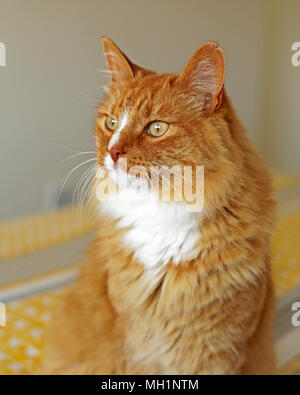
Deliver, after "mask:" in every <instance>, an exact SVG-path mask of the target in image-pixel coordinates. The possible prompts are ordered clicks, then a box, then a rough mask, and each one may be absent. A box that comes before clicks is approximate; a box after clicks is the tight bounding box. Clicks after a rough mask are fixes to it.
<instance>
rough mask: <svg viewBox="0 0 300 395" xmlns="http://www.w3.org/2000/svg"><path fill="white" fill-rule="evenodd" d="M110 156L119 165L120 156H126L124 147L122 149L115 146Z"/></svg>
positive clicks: (110, 150)
mask: <svg viewBox="0 0 300 395" xmlns="http://www.w3.org/2000/svg"><path fill="white" fill-rule="evenodd" d="M109 153H110V156H111V158H112V160H113V161H114V162H115V163H117V160H118V159H119V156H120V155H122V154H124V147H122V146H121V145H119V144H114V145H113V146H112V147H111V148H110V149H109Z"/></svg>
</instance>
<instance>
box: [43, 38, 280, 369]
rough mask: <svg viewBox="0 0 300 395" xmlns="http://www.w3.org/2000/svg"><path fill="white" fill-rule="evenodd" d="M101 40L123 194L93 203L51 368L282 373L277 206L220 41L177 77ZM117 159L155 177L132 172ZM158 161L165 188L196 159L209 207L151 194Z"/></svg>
mask: <svg viewBox="0 0 300 395" xmlns="http://www.w3.org/2000/svg"><path fill="white" fill-rule="evenodd" d="M102 42H103V48H104V53H105V55H106V59H107V64H108V67H109V70H110V74H111V83H110V86H109V90H108V95H107V98H106V99H105V100H104V101H103V103H102V104H101V105H100V108H99V116H98V118H97V122H96V143H97V152H98V163H99V167H100V166H104V167H105V168H106V170H107V172H108V174H109V177H110V180H112V181H113V182H114V183H116V184H120V185H121V189H120V195H119V200H118V199H107V200H106V201H103V202H102V203H99V207H100V208H99V229H98V231H97V234H96V237H95V240H94V242H93V243H92V245H91V247H90V249H89V253H88V256H87V258H86V261H85V262H84V264H83V265H82V267H81V269H80V274H79V278H78V279H77V281H76V283H75V284H74V285H73V286H72V289H71V290H70V292H69V293H68V294H67V295H66V296H65V297H64V299H63V300H62V303H61V306H60V308H59V309H58V310H57V311H56V313H55V315H54V317H53V320H52V324H51V327H50V329H49V333H48V340H47V345H46V357H45V362H44V370H43V371H44V372H45V373H57V374H268V373H275V371H276V370H275V358H274V351H273V345H272V326H273V310H274V297H273V287H272V280H271V275H270V259H269V250H270V247H269V238H270V232H271V230H272V223H273V215H274V206H275V205H274V202H273V200H272V189H271V182H270V176H269V173H268V170H267V169H266V167H265V165H264V163H263V161H262V159H261V158H260V157H259V155H258V154H257V153H256V151H255V149H254V148H253V146H252V144H251V143H250V141H249V140H248V138H247V136H246V134H245V131H244V129H243V127H242V125H241V123H240V121H239V119H238V118H237V116H236V114H235V111H234V109H233V108H232V105H231V102H230V100H229V98H228V96H227V94H226V92H225V90H224V85H223V84H224V67H225V61H224V54H223V51H222V49H221V48H220V47H219V45H218V44H217V43H216V42H208V43H206V44H204V45H202V46H201V47H200V48H198V49H197V51H196V52H195V53H194V55H193V56H192V58H191V59H190V61H189V62H188V63H187V65H186V67H185V68H184V70H183V71H182V72H181V74H179V75H176V74H162V75H159V74H156V73H155V72H153V71H151V70H146V69H143V68H142V67H140V66H137V65H136V64H134V63H132V62H131V61H130V60H129V59H128V58H127V57H126V56H125V55H124V54H123V53H122V52H121V51H120V49H119V48H118V47H117V46H116V45H115V44H114V43H113V42H112V41H111V40H109V39H108V38H106V37H104V38H103V40H102ZM121 159H126V161H127V165H128V168H129V170H130V169H131V168H133V167H134V166H143V167H144V168H145V169H147V171H146V173H147V174H146V175H145V176H141V175H132V174H130V173H129V170H128V169H127V170H126V169H124V166H123V165H122V164H121ZM157 165H158V166H161V167H160V168H158V170H157V169H156V173H155V172H154V175H156V180H160V182H159V183H158V184H157V185H156V188H157V189H158V190H159V191H161V183H162V181H163V176H162V169H167V168H171V167H172V166H179V168H183V167H184V166H191V167H192V168H193V173H192V174H193V178H192V179H193V180H194V179H195V167H196V166H204V192H203V193H204V206H203V209H202V210H198V211H197V210H194V211H193V210H187V207H188V206H189V205H190V202H188V201H187V200H186V199H185V198H183V200H182V201H181V202H180V201H179V202H178V201H176V200H175V199H174V194H173V195H172V194H171V197H170V201H162V199H161V194H160V193H159V194H158V195H159V197H158V198H156V199H150V194H151V191H152V192H153V190H154V189H155V187H154V185H153V183H152V182H151V181H149V178H150V177H149V174H150V169H151V168H152V167H153V166H157ZM118 175H119V176H120V175H121V177H118ZM122 180H123V181H122ZM97 182H99V185H101V182H102V181H101V180H100V181H97ZM172 182H173V183H174V180H173V181H172ZM172 182H170V181H169V184H168V185H171V184H172ZM172 185H173V184H172ZM173 187H174V185H173ZM173 190H174V188H173ZM194 190H195V187H194V186H193V191H194ZM120 196H121V198H120Z"/></svg>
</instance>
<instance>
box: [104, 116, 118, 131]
mask: <svg viewBox="0 0 300 395" xmlns="http://www.w3.org/2000/svg"><path fill="white" fill-rule="evenodd" d="M105 125H106V127H107V129H109V130H116V128H117V126H118V121H117V120H116V119H114V118H112V117H110V116H109V115H108V116H107V117H106V118H105Z"/></svg>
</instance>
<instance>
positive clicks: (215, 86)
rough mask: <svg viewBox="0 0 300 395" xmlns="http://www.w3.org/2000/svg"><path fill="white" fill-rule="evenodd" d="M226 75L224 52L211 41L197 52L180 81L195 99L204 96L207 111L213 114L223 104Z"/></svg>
mask: <svg viewBox="0 0 300 395" xmlns="http://www.w3.org/2000/svg"><path fill="white" fill-rule="evenodd" d="M224 74H225V56H224V52H223V50H222V49H221V48H220V46H219V44H218V43H217V42H215V41H210V42H207V43H206V44H204V45H202V46H201V47H199V48H198V49H197V50H196V52H195V53H194V55H193V56H192V57H191V59H190V60H189V62H188V63H187V65H186V66H185V68H184V70H183V71H182V73H181V74H180V76H179V80H180V82H181V83H182V84H183V87H184V90H185V91H187V92H189V93H191V94H192V95H193V96H194V97H195V98H197V97H200V95H202V96H203V95H204V97H205V100H204V106H205V110H206V111H207V112H208V113H212V112H213V111H215V110H216V109H218V108H219V107H220V106H221V104H222V98H223V88H224V87H223V85H224Z"/></svg>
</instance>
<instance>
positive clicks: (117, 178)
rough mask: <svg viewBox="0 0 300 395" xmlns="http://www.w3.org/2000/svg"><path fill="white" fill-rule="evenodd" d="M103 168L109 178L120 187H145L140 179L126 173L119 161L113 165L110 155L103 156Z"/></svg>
mask: <svg viewBox="0 0 300 395" xmlns="http://www.w3.org/2000/svg"><path fill="white" fill-rule="evenodd" d="M104 166H105V168H106V170H107V172H108V174H109V176H110V178H111V179H112V180H113V181H114V182H115V183H116V184H117V185H119V186H121V187H125V188H134V189H140V188H141V187H144V186H145V183H144V182H143V178H142V177H138V176H136V175H134V174H131V173H130V172H128V171H127V170H126V168H125V167H124V165H122V163H119V161H118V162H116V163H115V162H114V161H113V160H112V158H111V156H110V155H106V156H105V158H104Z"/></svg>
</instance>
